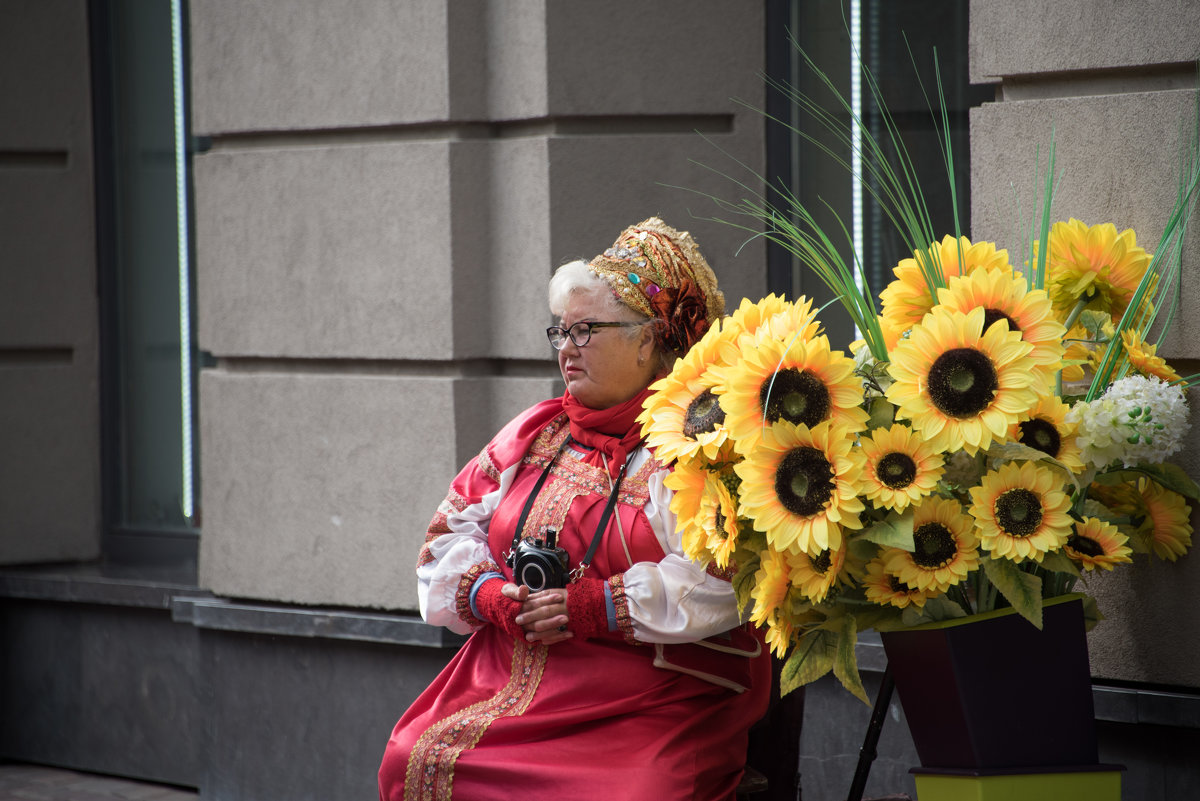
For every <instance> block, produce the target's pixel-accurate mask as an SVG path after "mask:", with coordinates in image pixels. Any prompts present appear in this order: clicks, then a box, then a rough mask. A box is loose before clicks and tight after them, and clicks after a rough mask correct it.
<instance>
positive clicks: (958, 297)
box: [938, 267, 1067, 375]
mask: <svg viewBox="0 0 1200 801" xmlns="http://www.w3.org/2000/svg"><path fill="white" fill-rule="evenodd" d="M938 303H939V305H941V306H945V307H946V308H949V309H957V310H958V311H961V312H964V313H965V312H969V311H971V310H972V309H974V308H982V309H983V310H984V316H983V326H984V330H987V329H988V328H989V327H990V326H991V325H992V324H993V323H996V322H997V321H999V320H1004V321H1005V322H1007V323H1008V328H1009V330H1010V331H1017V332H1019V333H1020V334H1021V339H1022V340H1023V341H1025V342H1028V343H1029V344H1030V345H1032V346H1033V350H1031V351H1030V352H1029V355H1028V356H1026V357H1025V358H1026V359H1027V360H1028V361H1031V362H1033V363H1034V364H1037V365H1038V366H1039V367H1042V368H1043V369H1044V371H1045V372H1046V373H1047V374H1048V375H1049V374H1050V373H1052V372H1053V371H1055V370H1057V369H1058V366H1059V365H1060V364H1061V363H1062V360H1063V344H1062V340H1063V335H1064V334H1066V332H1067V330H1066V328H1064V327H1063V325H1062V323H1060V322H1059V321H1058V320H1057V319H1056V318H1055V317H1054V307H1053V306H1052V305H1051V303H1050V298H1049V296H1047V295H1046V293H1045V292H1044V291H1043V290H1040V289H1029V285H1028V284H1027V283H1026V282H1025V279H1024V278H1022V277H1021V276H1020V275H1019V274H1017V273H1014V272H1012V270H1011V268H1010V269H1008V270H1000V269H996V268H994V267H988V268H986V269H977V270H975V271H974V272H972V273H971V274H970V275H963V276H956V277H954V278H951V279H949V282H948V286H947V287H946V288H945V289H939V290H938Z"/></svg>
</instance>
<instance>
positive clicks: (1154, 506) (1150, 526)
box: [1137, 478, 1192, 562]
mask: <svg viewBox="0 0 1200 801" xmlns="http://www.w3.org/2000/svg"><path fill="white" fill-rule="evenodd" d="M1137 489H1138V493H1139V494H1140V495H1141V496H1142V503H1143V505H1144V508H1145V510H1146V519H1145V521H1144V522H1143V523H1142V525H1141V531H1142V532H1143V533H1144V534H1145V535H1147V536H1148V537H1149V539H1150V547H1151V549H1153V551H1154V555H1155V556H1157V557H1158V558H1159V559H1165V560H1167V561H1168V562H1174V561H1175V560H1176V559H1178V558H1179V557H1181V556H1183V555H1184V554H1185V553H1187V550H1188V548H1191V547H1192V523H1191V516H1192V508H1191V507H1190V506H1188V504H1187V501H1186V500H1184V497H1183V496H1182V495H1180V494H1179V493H1178V492H1174V491H1173V490H1169V489H1166V488H1165V487H1163V486H1160V485H1159V484H1158V482H1156V481H1151V480H1150V479H1148V478H1140V479H1138V486H1137Z"/></svg>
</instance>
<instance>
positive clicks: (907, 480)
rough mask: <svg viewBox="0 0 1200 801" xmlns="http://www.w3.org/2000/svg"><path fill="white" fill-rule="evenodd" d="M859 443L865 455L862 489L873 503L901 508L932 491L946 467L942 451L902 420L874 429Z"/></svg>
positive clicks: (891, 507)
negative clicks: (935, 449)
mask: <svg viewBox="0 0 1200 801" xmlns="http://www.w3.org/2000/svg"><path fill="white" fill-rule="evenodd" d="M861 445H862V452H863V456H864V457H865V458H866V469H864V470H863V474H862V480H861V489H862V491H863V494H865V495H866V497H867V500H869V501H871V502H872V503H874V504H875V505H876V506H882V507H884V508H887V509H895V510H896V511H904V509H905V508H906V507H907V506H908V505H909V504H910V503H916V502H917V501H919V500H920V499H921V498H923V497H924V496H926V495H928V494H929V493H931V492H933V489H934V487H936V486H937V482H938V479H939V478H941V477H942V473H943V472H944V471H945V465H944V459H943V457H942V454H940V453H938V452H936V451H934V450H933V449H932V448H930V447H929V445H928V444H927V443H926V442H925V441H924V440H923V439H922V438H921V437H919V436H918V435H917V434H916V433H915V432H914V431H913V430H912V429H911V428H909V427H908V426H906V425H903V424H901V423H895V424H893V425H892V427H891V428H886V429H885V428H877V429H875V430H874V431H872V432H871V436H870V437H865V438H863V439H862V440H861Z"/></svg>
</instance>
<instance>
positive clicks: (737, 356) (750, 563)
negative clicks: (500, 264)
mask: <svg viewBox="0 0 1200 801" xmlns="http://www.w3.org/2000/svg"><path fill="white" fill-rule="evenodd" d="M797 102H799V103H805V102H808V101H807V100H806V99H805V98H803V97H799V96H798V98H797ZM851 112H852V110H851ZM826 117H827V118H829V117H828V115H826ZM830 119H831V118H830ZM854 119H855V123H856V124H858V125H859V126H861V125H862V123H861V122H859V121H858V120H857V118H854ZM835 133H839V134H840V135H842V136H843V137H844V138H846V139H849V137H847V136H845V133H846V132H845V131H838V132H835ZM863 142H864V144H863V147H864V149H866V152H864V154H863V156H864V162H865V163H867V164H868V165H871V164H874V165H876V168H875V171H874V174H873V176H872V177H873V179H875V180H878V181H883V182H884V183H885V184H888V186H887V188H886V189H885V191H880V192H877V193H876V194H875V197H876V199H877V200H881V201H882V200H883V199H886V198H893V199H896V198H898V199H900V200H899V201H898V202H900V203H901V205H902V206H903V207H902V208H899V209H896V210H895V213H894V214H891V215H890V216H891V218H892V219H894V220H899V221H901V224H900V227H903V228H904V229H906V230H904V231H902V233H904V234H906V237H905V238H906V240H907V241H909V242H910V244H911V245H912V250H911V252H912V254H913V255H912V258H907V259H904V260H903V261H901V262H900V263H899V264H898V265H897V266H896V267H895V268H894V270H893V272H894V274H895V280H894V281H892V283H891V284H890V285H889V286H888V287H887V288H886V289H884V291H883V292H882V293H881V294H880V304H879V306H878V307H877V306H876V304H875V301H874V299H873V298H872V296H871V295H870V294H869V293H868V292H867V291H865V290H864V289H862V286H863V285H864V284H865V280H860V279H858V278H857V277H856V275H855V273H856V271H855V270H854V269H852V268H851V266H850V265H847V264H846V263H845V261H844V260H843V256H842V255H841V254H840V252H839V250H838V249H837V248H836V247H834V245H833V243H832V241H831V240H830V238H829V237H828V236H826V235H825V234H824V233H823V232H822V231H821V229H820V227H819V226H818V225H817V224H816V222H815V219H814V218H813V217H812V216H811V215H810V214H809V213H808V211H807V210H806V209H804V208H803V207H802V206H801V205H800V204H799V202H798V201H797V200H796V199H795V197H794V196H790V195H785V197H786V199H787V201H788V203H789V207H788V208H787V209H786V213H784V212H780V211H778V210H777V209H776V208H775V207H774V206H772V205H771V204H769V203H768V202H767V201H766V200H764V199H762V197H761V195H760V196H756V197H752V198H751V199H749V200H742V201H740V202H738V203H725V202H723V201H718V203H720V204H721V205H722V206H723V208H725V209H726V210H729V211H731V212H733V213H735V214H739V215H743V216H746V217H749V218H750V219H751V221H752V222H753V223H755V225H750V224H746V225H742V224H739V223H736V222H735V223H730V224H732V225H738V226H739V227H743V228H744V229H745V230H747V231H749V232H751V233H752V235H765V236H766V237H767V238H768V239H770V240H772V241H775V242H777V243H779V244H780V245H782V246H784V247H785V248H787V249H788V250H789V251H790V252H791V253H792V254H793V255H794V256H795V257H797V258H798V259H799V260H800V261H801V262H802V263H803V264H804V265H805V266H807V267H809V268H811V269H812V270H814V271H815V272H816V273H817V274H818V275H819V276H820V277H822V278H823V279H824V280H825V283H826V284H827V285H828V286H830V288H831V289H832V290H833V291H834V293H835V294H836V296H837V297H838V299H839V300H840V301H841V302H842V304H843V305H844V306H845V308H846V309H847V311H848V312H849V314H850V316H851V318H852V319H853V320H854V322H855V324H856V327H857V329H858V331H859V332H860V335H861V336H862V339H860V340H858V341H856V342H853V343H847V344H848V348H847V350H840V349H835V346H834V345H833V344H831V343H830V342H829V340H828V338H827V337H826V336H825V335H823V334H822V326H821V323H820V322H819V320H818V313H817V311H816V310H814V309H813V307H812V303H811V302H810V301H809V300H807V299H805V298H803V297H801V298H798V299H796V300H795V301H787V300H785V299H784V298H781V297H778V296H776V295H769V296H767V297H765V298H763V299H761V300H759V301H758V302H751V301H750V300H743V301H742V303H741V305H740V307H739V308H738V309H737V310H736V311H734V312H733V313H732V315H730V316H729V317H727V318H724V319H723V320H720V321H718V322H717V323H716V324H714V325H713V326H712V328H711V329H710V330H709V331H708V332H707V334H706V335H705V336H704V337H703V338H702V339H701V340H700V341H699V342H698V343H697V344H696V345H695V346H694V347H693V348H692V349H691V351H690V352H689V353H688V354H687V355H686V357H684V358H682V359H679V360H678V361H677V362H676V363H675V366H674V369H673V370H672V372H671V373H670V374H669V375H668V376H666V377H665V378H663V379H661V380H660V381H659V382H657V383H656V384H655V385H654V386H653V388H654V389H655V390H656V392H655V393H654V394H653V395H652V396H651V397H650V398H649V399H648V400H647V402H646V406H645V409H644V411H643V414H642V416H641V418H640V419H641V422H642V424H643V430H644V433H645V434H646V436H647V442H648V444H649V445H650V446H652V447H654V448H655V449H656V454H657V456H658V458H659V459H660V460H662V461H664V462H666V463H670V462H674V464H675V469H674V471H673V473H672V475H671V476H670V477H669V478H668V479H667V484H668V486H669V487H670V488H671V489H672V490H674V492H675V495H674V499H673V501H672V503H671V509H672V511H673V512H674V513H675V515H676V516H677V519H678V527H679V529H680V530H681V531H682V536H683V542H684V548H685V550H686V552H687V554H688V556H689V557H690V558H692V559H694V560H696V561H698V562H701V563H706V564H709V565H710V569H713V570H715V571H719V572H723V573H724V574H725V575H728V576H730V577H731V579H732V582H733V586H734V589H735V591H736V593H737V596H738V600H739V603H740V604H741V608H742V609H744V610H747V613H748V616H749V619H750V620H751V621H752V622H753V623H754V624H756V625H757V626H759V627H760V628H762V629H764V630H765V638H766V641H767V643H768V644H769V645H770V647H771V648H772V650H773V652H774V653H775V654H776V655H777V656H778V657H780V658H785V657H786V658H787V661H786V663H785V665H784V668H783V678H782V690H783V691H784V692H787V691H790V690H791V689H794V688H795V687H798V686H802V685H804V684H806V683H808V682H811V681H814V680H815V679H817V678H820V677H821V676H823V675H825V674H826V673H828V672H829V671H830V670H832V671H833V672H834V674H835V675H836V676H837V677H838V679H839V680H840V681H841V682H842V684H843V685H844V686H845V687H846V688H847V689H848V690H850V691H851V692H852V693H854V694H855V695H856V696H858V697H859V698H861V699H862V700H863V701H867V697H866V693H865V690H864V688H863V685H862V682H861V679H860V677H859V673H858V668H857V664H856V661H855V649H854V646H855V643H856V642H857V636H858V633H859V632H861V631H863V630H866V629H870V628H874V629H876V630H880V631H886V630H891V629H896V628H903V627H908V626H913V625H917V624H921V623H925V622H930V621H935V620H944V619H947V618H954V617H962V616H966V615H970V614H973V613H978V612H984V611H989V610H992V609H995V608H999V607H1002V606H1011V607H1013V608H1014V609H1015V610H1016V611H1017V612H1018V613H1020V614H1021V615H1022V616H1023V617H1025V618H1026V619H1028V620H1030V621H1031V622H1032V623H1033V624H1034V625H1036V626H1038V627H1039V628H1040V627H1041V618H1042V603H1043V599H1045V598H1051V597H1055V596H1058V595H1061V594H1064V593H1067V592H1070V591H1073V590H1074V591H1078V590H1080V589H1081V588H1086V587H1087V585H1088V581H1089V579H1090V578H1092V577H1093V576H1095V575H1097V574H1099V573H1102V572H1103V571H1111V570H1113V569H1114V568H1117V567H1119V566H1121V565H1123V564H1129V563H1131V562H1133V560H1134V559H1137V558H1147V559H1149V558H1158V559H1166V560H1170V561H1174V560H1176V559H1177V558H1179V557H1180V556H1182V555H1183V554H1184V553H1186V552H1187V550H1188V548H1189V547H1190V546H1191V542H1192V527H1191V524H1190V523H1189V516H1190V512H1191V509H1190V506H1189V503H1188V502H1189V500H1191V501H1196V500H1200V488H1198V487H1197V485H1196V484H1195V483H1194V482H1193V481H1192V480H1191V479H1190V478H1189V477H1188V476H1187V475H1186V474H1185V473H1184V471H1183V470H1181V469H1180V468H1179V467H1177V466H1175V465H1173V464H1170V463H1169V462H1166V461H1165V460H1166V459H1167V458H1168V457H1170V456H1171V455H1172V454H1174V453H1175V452H1177V451H1178V450H1179V449H1180V447H1181V446H1182V443H1183V439H1184V436H1185V435H1186V433H1187V429H1188V421H1187V413H1188V410H1187V400H1186V395H1185V389H1186V387H1187V386H1189V385H1190V384H1191V383H1192V382H1193V381H1195V380H1196V379H1197V378H1198V377H1197V376H1189V377H1185V376H1180V375H1178V374H1177V373H1176V372H1175V371H1174V370H1173V369H1172V368H1171V367H1170V366H1169V365H1168V364H1167V363H1166V362H1165V361H1164V360H1163V359H1162V358H1160V357H1159V356H1158V355H1157V353H1156V350H1157V346H1158V344H1160V343H1161V341H1162V337H1163V335H1164V334H1165V331H1166V329H1167V328H1168V327H1169V325H1170V318H1171V316H1172V315H1173V314H1174V311H1175V309H1176V302H1177V291H1178V282H1179V272H1180V262H1181V258H1180V243H1181V241H1182V235H1183V231H1184V229H1185V228H1186V222H1187V218H1188V212H1189V209H1190V204H1191V201H1192V198H1193V196H1194V194H1195V193H1196V191H1197V184H1198V183H1200V171H1198V169H1197V167H1196V160H1195V159H1194V158H1192V159H1189V160H1187V162H1186V175H1185V179H1184V180H1183V181H1182V182H1181V188H1180V192H1179V199H1178V201H1177V204H1176V207H1175V209H1174V211H1173V212H1172V215H1171V217H1170V220H1169V222H1168V224H1167V226H1166V230H1165V232H1164V234H1163V238H1162V240H1161V241H1160V244H1159V249H1158V251H1157V252H1156V254H1155V255H1153V256H1152V255H1151V254H1148V253H1147V252H1146V251H1145V250H1144V249H1143V248H1141V247H1139V246H1138V245H1137V243H1136V238H1135V235H1134V232H1133V231H1132V230H1125V231H1120V232H1118V230H1117V228H1116V227H1115V226H1114V225H1112V224H1110V223H1102V224H1099V225H1087V224H1085V223H1083V222H1080V221H1078V220H1074V219H1072V220H1069V221H1067V222H1058V223H1055V224H1054V225H1053V226H1051V225H1050V223H1049V206H1050V191H1051V186H1052V183H1051V181H1050V180H1049V177H1050V173H1051V172H1052V165H1053V149H1051V153H1050V159H1049V164H1050V169H1049V170H1048V171H1047V184H1046V194H1045V201H1044V210H1043V220H1042V225H1041V236H1040V238H1037V239H1032V237H1031V239H1032V241H1031V242H1030V243H1029V253H1030V258H1029V259H1028V261H1022V262H1021V263H1020V265H1019V268H1018V267H1016V266H1014V265H1013V264H1012V263H1010V260H1009V257H1008V253H1007V252H1006V251H1005V250H998V249H997V248H996V247H995V245H994V244H993V243H989V242H971V241H970V240H969V239H968V238H966V237H965V236H961V235H958V236H945V237H944V238H942V239H941V240H940V241H937V240H936V238H935V237H934V236H933V235H932V231H931V226H930V225H929V224H928V220H927V219H926V218H923V217H922V214H921V209H922V208H923V204H921V203H919V202H918V203H905V202H904V198H909V197H912V195H913V194H914V192H915V191H916V188H915V187H913V186H912V185H911V184H906V181H907V180H908V176H910V175H911V174H912V171H911V170H909V169H902V170H899V171H891V170H887V169H885V168H883V167H882V166H879V165H883V163H884V161H885V159H884V157H883V154H882V151H881V150H879V149H878V146H877V145H876V144H875V143H874V141H873V140H871V139H870V138H869V137H866V138H864V139H863ZM870 148H876V150H874V151H872V150H870ZM896 152H899V153H900V155H901V157H903V155H904V154H903V150H902V147H898V148H897V151H896ZM947 155H948V154H947ZM949 167H950V169H948V173H949V174H951V175H953V169H952V165H949ZM714 200H716V199H715V198H714ZM721 221H722V222H728V221H727V220H721ZM763 228H765V234H764V233H762V229H763ZM854 258H855V263H856V260H857V257H856V256H855V257H854ZM857 272H858V273H859V275H861V269H859V270H858V271H857ZM1152 339H1153V340H1154V342H1151V340H1152ZM1085 616H1086V617H1087V618H1088V620H1089V626H1090V625H1094V623H1095V622H1096V621H1098V620H1099V619H1100V615H1099V612H1098V611H1097V609H1096V605H1095V602H1094V600H1092V599H1090V598H1088V597H1085ZM789 653H790V656H789Z"/></svg>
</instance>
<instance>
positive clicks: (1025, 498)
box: [970, 462, 1074, 562]
mask: <svg viewBox="0 0 1200 801" xmlns="http://www.w3.org/2000/svg"><path fill="white" fill-rule="evenodd" d="M1061 487H1062V477H1061V475H1060V474H1057V473H1055V471H1054V470H1052V469H1050V468H1048V467H1040V466H1038V465H1036V464H1035V463H1033V462H1009V463H1007V464H1004V465H1001V466H1000V467H999V468H998V469H996V470H992V471H991V472H989V473H988V474H987V475H985V476H984V477H983V480H982V481H981V482H980V484H979V486H978V487H972V488H971V500H972V504H971V509H970V512H971V516H972V517H974V518H975V521H976V524H977V526H978V532H979V540H980V544H981V545H982V546H983V548H984V549H986V550H987V551H989V552H990V553H991V555H992V556H993V557H1002V558H1005V559H1008V560H1010V561H1013V562H1023V561H1025V560H1027V559H1032V560H1033V561H1035V562H1041V561H1042V558H1043V557H1044V556H1045V555H1046V554H1047V553H1049V552H1051V551H1057V550H1059V549H1060V548H1062V546H1063V545H1064V544H1065V543H1066V541H1067V538H1068V537H1070V536H1071V533H1072V532H1073V531H1074V527H1073V526H1072V520H1071V516H1070V515H1069V514H1068V511H1069V510H1070V508H1071V500H1070V498H1068V497H1067V495H1066V493H1064V492H1063V491H1062V489H1061Z"/></svg>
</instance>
